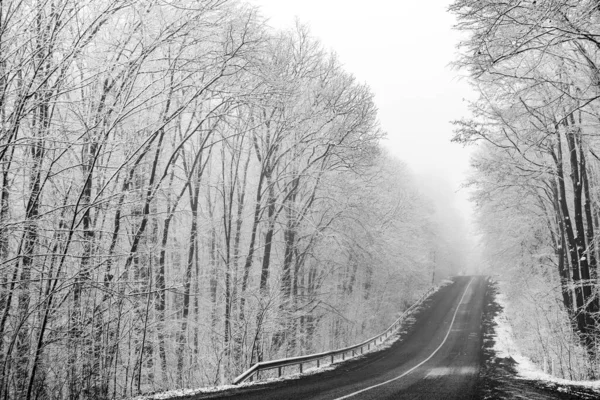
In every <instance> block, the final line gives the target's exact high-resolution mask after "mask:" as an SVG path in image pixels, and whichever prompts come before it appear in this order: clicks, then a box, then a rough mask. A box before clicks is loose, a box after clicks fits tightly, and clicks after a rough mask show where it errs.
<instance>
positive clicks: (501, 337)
mask: <svg viewBox="0 0 600 400" xmlns="http://www.w3.org/2000/svg"><path fill="white" fill-rule="evenodd" d="M496 303H498V305H500V306H501V307H502V309H503V310H504V309H506V306H507V300H506V296H505V295H504V294H503V293H498V294H497V295H496ZM494 322H495V323H496V327H495V343H494V347H493V349H494V351H495V352H496V357H499V358H512V359H513V360H514V361H515V362H516V364H515V366H514V367H515V369H516V370H517V373H518V377H520V378H523V379H527V380H536V381H544V382H547V383H551V384H556V385H568V386H571V387H577V386H579V387H582V388H588V389H592V390H595V391H598V392H600V381H570V380H567V379H560V378H556V377H554V376H552V375H550V374H547V373H545V372H544V371H542V370H541V369H540V368H539V367H538V366H536V365H535V364H534V363H533V362H532V361H531V360H530V359H529V358H527V357H525V356H523V355H522V354H521V353H520V352H519V349H518V347H517V346H516V344H515V342H514V340H513V334H512V327H511V325H510V323H509V321H508V320H507V318H506V315H505V314H504V312H500V313H499V314H498V315H496V317H495V318H494Z"/></svg>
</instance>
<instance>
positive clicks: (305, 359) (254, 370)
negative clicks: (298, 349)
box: [233, 288, 434, 385]
mask: <svg viewBox="0 0 600 400" xmlns="http://www.w3.org/2000/svg"><path fill="white" fill-rule="evenodd" d="M433 290H434V288H431V289H429V290H428V291H427V292H426V293H425V294H424V295H423V296H421V298H419V300H417V301H416V302H415V303H414V304H413V305H411V306H410V307H408V308H407V309H406V310H405V311H404V312H403V313H402V315H400V317H398V319H397V320H396V321H394V323H393V324H392V325H390V327H389V328H387V329H386V330H385V331H384V332H383V333H381V334H379V335H377V336H374V337H372V338H371V339H368V340H365V341H364V342H362V343H359V344H356V345H354V346H349V347H345V348H343V349H338V350H332V351H327V352H324V353H317V354H309V355H306V356H299V357H292V358H282V359H280V360H273V361H262V362H259V363H256V364H254V365H253V366H252V367H250V368H249V369H248V370H246V371H245V372H243V373H242V374H241V375H239V376H238V377H237V378H235V379H234V380H233V384H234V385H237V384H240V383H242V382H245V381H247V380H248V379H250V380H251V381H252V380H253V377H254V375H256V379H257V380H258V379H260V375H259V374H260V371H266V370H271V369H276V368H277V370H278V376H279V377H281V374H282V370H283V367H289V366H291V365H298V366H299V371H300V373H302V372H303V371H302V364H305V363H309V362H314V361H316V362H317V368H319V367H320V366H321V360H323V359H330V363H329V364H330V365H331V364H333V363H334V362H335V357H336V356H338V357H339V356H340V355H341V360H342V361H343V360H345V359H346V355H347V354H349V353H352V356H351V357H354V356H356V355H357V354H359V352H360V354H363V350H364V348H365V347H366V348H367V351H368V350H370V349H371V345H373V346H377V344H378V342H379V344H381V343H383V342H384V341H385V340H386V339H388V338H389V337H390V336H391V335H392V334H393V333H394V332H395V331H396V330H398V329H399V328H400V323H401V322H402V320H403V319H404V318H406V314H408V313H409V312H410V311H412V310H413V309H414V308H416V307H417V306H418V305H420V304H421V303H422V302H423V300H424V299H426V298H427V297H428V296H429V295H430V294H431V292H432V291H433Z"/></svg>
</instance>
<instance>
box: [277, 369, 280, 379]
mask: <svg viewBox="0 0 600 400" xmlns="http://www.w3.org/2000/svg"><path fill="white" fill-rule="evenodd" d="M277 372H278V374H279V377H280V378H281V367H279V368H277Z"/></svg>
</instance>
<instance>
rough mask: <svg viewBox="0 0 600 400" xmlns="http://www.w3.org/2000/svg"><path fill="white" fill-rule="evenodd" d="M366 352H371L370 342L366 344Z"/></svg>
mask: <svg viewBox="0 0 600 400" xmlns="http://www.w3.org/2000/svg"><path fill="white" fill-rule="evenodd" d="M367 350H371V342H369V343H367Z"/></svg>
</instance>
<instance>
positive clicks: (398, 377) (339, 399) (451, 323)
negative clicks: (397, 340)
mask: <svg viewBox="0 0 600 400" xmlns="http://www.w3.org/2000/svg"><path fill="white" fill-rule="evenodd" d="M473 279H475V278H471V280H470V281H469V284H468V285H467V287H466V288H465V291H464V292H463V294H462V297H461V298H460V300H459V302H458V305H457V306H456V310H455V311H454V316H452V322H450V327H449V328H448V332H446V336H445V337H444V340H442V343H441V344H440V345H439V346H438V347H437V349H435V350H434V351H433V353H431V354H430V355H429V357H427V358H426V359H424V360H423V361H421V362H420V363H419V364H417V365H415V366H414V367H412V368H411V369H409V370H408V371H406V372H405V373H403V374H402V375H400V376H397V377H395V378H392V379H390V380H387V381H385V382H381V383H378V384H377V385H373V386H369V387H368V388H365V389H361V390H359V391H356V392H354V393H350V394H347V395H345V396H342V397H338V398H336V399H334V400H344V399H348V398H350V397H353V396H356V395H357V394H360V393H364V392H366V391H368V390H371V389H375V388H377V387H379V386H383V385H387V384H388V383H390V382H394V381H397V380H398V379H400V378H404V377H405V376H406V375H408V374H410V373H411V372H413V371H414V370H415V369H417V368H419V367H420V366H421V365H423V364H425V363H426V362H427V361H429V360H431V358H432V357H433V356H434V355H435V353H437V352H438V351H439V350H440V349H441V348H442V346H443V345H444V343H446V340H448V336H450V331H451V330H452V325H454V320H455V319H456V314H458V309H459V308H460V305H461V303H462V301H463V299H464V298H465V294H467V290H469V286H471V283H472V282H473Z"/></svg>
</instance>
